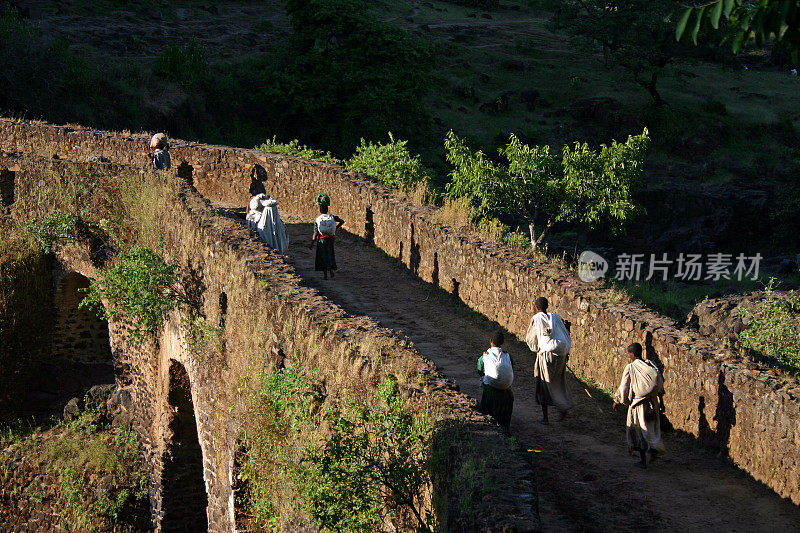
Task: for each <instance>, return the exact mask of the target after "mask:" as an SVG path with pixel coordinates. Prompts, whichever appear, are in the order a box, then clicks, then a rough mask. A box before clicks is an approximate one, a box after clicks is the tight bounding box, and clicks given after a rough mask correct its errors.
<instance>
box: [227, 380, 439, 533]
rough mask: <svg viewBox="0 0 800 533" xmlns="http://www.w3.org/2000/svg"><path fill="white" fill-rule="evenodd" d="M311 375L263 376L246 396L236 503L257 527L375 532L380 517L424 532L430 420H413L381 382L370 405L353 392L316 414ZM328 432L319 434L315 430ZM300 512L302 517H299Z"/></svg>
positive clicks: (392, 388) (389, 385)
mask: <svg viewBox="0 0 800 533" xmlns="http://www.w3.org/2000/svg"><path fill="white" fill-rule="evenodd" d="M322 400H323V398H322V396H321V395H320V393H319V392H318V391H317V378H316V373H315V372H311V373H304V372H303V371H302V370H300V369H299V368H296V367H290V368H285V369H277V370H275V371H274V372H272V373H271V374H269V375H266V376H265V377H263V379H262V380H261V381H260V384H259V386H258V387H257V388H256V389H255V390H254V391H253V392H251V393H250V394H249V396H248V397H247V413H248V415H247V419H246V420H243V428H242V435H241V436H242V441H243V444H244V448H245V451H244V455H243V457H242V458H241V461H240V462H241V469H240V473H239V474H238V479H239V480H240V481H242V482H244V483H245V484H246V486H247V490H246V491H245V494H246V495H247V497H246V501H240V502H239V504H240V506H241V507H243V508H244V509H245V513H246V514H247V515H248V516H249V517H250V520H251V521H252V522H253V523H252V524H250V526H253V527H255V528H259V529H265V528H269V527H276V526H278V525H280V524H281V523H287V522H293V523H296V521H297V520H310V521H312V522H313V523H315V524H316V525H317V526H318V527H321V528H324V529H326V530H332V531H375V530H377V529H378V528H379V526H380V525H381V524H382V523H384V522H385V521H386V520H387V519H389V518H391V519H393V520H394V521H395V523H404V524H406V525H408V526H409V528H408V529H414V530H423V531H430V530H431V528H432V526H431V524H432V522H433V518H432V517H431V516H429V514H428V513H426V512H425V511H423V506H424V502H423V497H422V494H423V490H424V488H425V486H426V484H427V483H428V482H429V480H430V475H429V473H428V470H427V467H428V465H427V464H426V462H425V460H424V457H425V452H426V451H427V448H428V445H429V441H430V436H431V432H432V425H431V423H430V418H429V417H428V416H427V415H425V414H423V415H422V416H417V417H412V415H411V412H410V411H409V410H408V409H407V407H406V406H405V404H404V402H403V400H402V398H401V397H400V396H399V392H398V389H397V384H396V383H395V382H394V381H390V380H387V381H385V382H384V383H382V384H381V385H380V387H379V392H378V394H377V398H376V400H377V401H376V402H374V404H372V403H370V402H369V400H368V399H366V398H363V397H359V398H353V399H351V401H350V403H349V404H347V405H346V406H345V407H344V408H343V409H332V410H331V411H329V412H328V413H327V415H324V416H323V414H322V413H321V411H322V409H320V406H321V403H322ZM323 427H330V433H329V434H328V435H327V436H326V437H323V438H320V436H321V432H320V429H321V428H323ZM301 517H304V518H301Z"/></svg>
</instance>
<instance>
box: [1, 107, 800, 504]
mask: <svg viewBox="0 0 800 533" xmlns="http://www.w3.org/2000/svg"><path fill="white" fill-rule="evenodd" d="M171 145H172V149H171V153H172V160H173V164H174V165H175V167H176V168H177V167H178V166H179V165H181V164H183V167H182V168H183V171H184V172H186V171H187V170H191V175H192V178H193V180H194V184H195V185H196V187H197V189H198V191H199V192H200V193H202V194H203V195H204V196H205V197H206V198H208V199H209V200H211V201H214V202H216V203H218V204H223V205H241V206H243V205H244V203H245V202H246V200H247V197H248V187H249V184H250V182H249V177H248V176H249V170H250V168H251V167H252V165H254V164H258V165H261V166H262V167H263V168H264V169H265V170H266V175H267V180H266V182H265V186H266V188H267V191H268V192H270V193H271V194H272V195H273V196H275V197H276V198H277V199H278V200H279V201H280V202H281V208H282V211H283V212H284V213H286V214H292V215H295V216H300V217H304V218H306V219H310V218H311V217H312V216H313V214H314V208H315V206H314V204H313V199H314V197H315V196H316V194H318V193H320V192H326V193H328V194H330V195H331V197H332V200H333V205H332V212H333V213H335V214H338V215H339V216H341V217H342V218H344V219H345V220H346V221H347V223H346V226H345V228H346V229H347V230H348V231H350V232H352V233H355V234H357V235H360V236H362V237H365V238H367V239H368V240H371V241H373V242H374V244H375V245H376V246H377V247H379V248H381V249H383V250H384V251H385V252H386V253H387V254H389V255H391V256H393V257H398V258H400V259H401V260H402V261H403V262H404V263H405V264H406V265H407V266H408V267H409V268H410V269H411V270H412V271H413V272H415V273H416V274H417V275H419V277H420V278H422V279H423V280H425V281H428V282H430V283H432V284H434V285H438V286H440V287H442V288H444V289H445V290H448V291H450V292H452V293H454V294H457V295H458V297H459V298H461V300H463V301H464V303H465V304H466V305H468V306H470V307H471V308H473V309H475V310H476V311H479V312H481V313H483V314H484V315H486V316H487V317H489V318H491V319H493V320H496V321H497V322H498V323H499V324H501V325H502V326H504V327H506V328H507V329H508V330H509V331H510V332H512V333H514V334H516V335H517V336H523V335H524V332H525V330H526V328H527V325H528V321H529V320H530V316H531V314H532V311H533V300H534V299H535V297H536V296H539V295H546V296H547V297H548V298H549V299H550V301H551V308H552V310H553V311H556V312H558V313H559V314H561V316H562V317H564V318H565V319H566V320H568V321H569V322H571V324H572V334H573V338H574V339H573V341H574V342H573V352H572V354H571V360H570V364H571V366H573V367H574V368H575V369H576V370H577V371H579V372H581V373H583V374H584V375H585V376H587V377H590V378H592V379H595V380H596V381H598V382H600V383H602V384H604V385H608V386H615V385H616V383H617V380H618V379H619V376H620V374H621V372H622V369H623V367H624V365H625V363H626V361H625V354H624V347H625V346H627V345H628V344H629V343H631V342H634V341H639V342H642V344H644V345H645V346H646V347H647V351H648V355H649V356H650V357H653V358H657V359H658V360H660V362H661V364H663V365H664V371H665V378H666V381H667V396H666V398H665V402H666V407H667V413H666V414H667V416H668V418H669V419H670V422H671V423H672V424H673V425H674V426H675V427H676V428H677V429H679V430H682V431H685V432H687V433H690V434H692V435H694V436H696V437H698V439H699V440H700V441H701V442H702V443H704V444H706V445H708V446H710V447H713V448H720V449H722V450H723V451H725V452H727V454H728V455H729V456H730V458H731V459H732V460H733V461H734V462H735V463H736V464H737V465H738V466H739V467H740V468H742V469H743V470H745V471H746V472H748V473H749V474H750V475H752V476H753V477H754V478H755V479H757V480H759V481H762V482H763V483H765V484H766V485H768V486H769V487H771V488H772V489H773V490H775V491H776V492H777V493H778V494H780V495H781V496H784V497H786V498H791V499H792V501H794V502H795V503H800V478H799V477H798V471H800V384H799V383H798V380H797V379H796V378H795V377H792V376H790V375H787V374H785V373H781V372H779V371H776V370H774V369H769V368H764V367H759V366H756V365H753V364H752V363H748V362H746V361H742V360H741V359H739V358H737V357H736V356H735V355H733V354H730V353H728V352H726V351H725V349H724V348H723V346H722V345H721V344H720V343H718V342H716V341H714V340H712V339H709V338H706V337H703V336H700V335H698V334H697V333H696V332H694V331H692V330H689V329H682V328H679V327H678V326H677V325H676V324H675V322H674V321H672V320H670V319H667V318H664V317H662V316H659V315H657V314H656V313H653V312H651V311H649V310H647V309H644V308H642V307H639V306H636V305H632V304H614V303H612V302H613V301H614V298H613V295H611V294H609V292H608V291H606V290H603V289H600V288H595V287H593V286H591V285H588V284H585V283H582V282H580V281H579V280H578V279H577V277H576V276H575V275H574V273H572V272H570V271H568V270H566V269H562V268H559V267H557V266H555V265H553V264H549V263H545V262H538V261H536V260H534V259H532V258H530V257H528V256H525V255H524V254H521V253H519V252H516V251H514V250H511V249H509V248H506V247H503V246H498V245H496V244H493V243H487V242H484V241H482V240H481V239H480V237H478V236H476V235H473V234H469V233H465V232H464V231H462V230H457V229H453V228H448V227H444V226H442V225H440V224H437V223H436V222H434V216H433V214H434V208H431V207H426V206H414V205H411V204H410V203H409V202H407V201H405V200H402V199H400V198H398V197H396V196H394V195H393V194H392V192H391V191H390V190H388V189H386V188H385V187H382V186H380V185H378V184H375V183H373V182H371V181H369V180H367V179H366V178H365V177H364V176H363V175H360V174H357V173H353V172H348V171H345V170H344V169H342V168H341V167H338V166H335V165H328V164H323V163H319V162H313V161H305V160H301V159H297V158H292V157H287V156H283V155H280V154H270V153H265V152H259V151H256V150H245V149H237V148H228V147H220V146H211V145H203V144H196V143H186V142H183V141H179V140H173V141H171ZM147 146H148V143H147V138H146V136H143V135H120V134H114V133H107V132H99V131H93V130H86V129H76V128H67V127H58V126H52V125H48V124H33V123H28V122H18V121H11V120H4V121H0V150H7V151H16V152H22V153H37V154H39V155H41V156H58V157H59V158H61V159H66V160H70V161H84V160H86V158H87V157H89V156H92V155H96V156H105V157H108V158H109V159H111V160H112V161H113V162H119V163H125V164H131V165H134V166H143V165H147V164H148V157H147ZM189 167H191V169H189Z"/></svg>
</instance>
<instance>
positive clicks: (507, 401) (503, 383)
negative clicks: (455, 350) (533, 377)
mask: <svg viewBox="0 0 800 533" xmlns="http://www.w3.org/2000/svg"><path fill="white" fill-rule="evenodd" d="M504 340H505V339H504V336H503V332H502V331H498V332H496V333H495V334H494V335H492V338H491V340H490V341H489V349H488V350H486V351H485V352H483V355H481V356H480V357H479V358H478V372H480V373H481V375H482V376H483V377H482V378H481V387H482V388H483V394H482V395H481V411H483V412H484V413H486V414H487V415H490V416H492V417H493V418H494V419H495V420H497V423H498V424H500V425H501V426H503V427H504V428H505V429H506V430H508V428H509V425H510V424H511V411H513V409H514V393H512V392H511V385H512V384H513V383H514V362H513V361H512V360H511V356H510V355H509V354H508V352H506V351H504V350H503V349H502V348H501V346H502V345H503V341H504Z"/></svg>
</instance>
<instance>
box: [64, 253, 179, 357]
mask: <svg viewBox="0 0 800 533" xmlns="http://www.w3.org/2000/svg"><path fill="white" fill-rule="evenodd" d="M106 302H107V305H106V306H104V303H106ZM188 303H189V302H188V298H187V296H186V293H185V291H184V289H183V283H182V279H181V276H180V274H179V272H178V268H177V266H176V265H174V264H168V263H167V262H165V261H164V259H163V258H162V257H161V256H160V255H157V254H156V253H155V252H153V251H152V250H150V249H149V248H145V247H142V246H138V245H137V246H133V247H132V248H131V249H130V250H128V251H127V252H125V253H123V254H121V255H120V257H119V260H118V261H117V262H115V263H114V264H112V265H111V266H110V267H108V268H105V269H101V270H99V272H98V275H97V278H95V279H92V280H90V286H89V289H88V292H87V295H86V297H85V298H84V299H83V301H82V302H81V304H80V306H81V307H91V308H94V309H97V310H98V311H99V312H100V314H101V315H102V316H103V318H105V319H106V320H110V319H116V318H122V319H123V320H124V321H125V322H126V323H127V324H128V325H129V326H130V328H131V331H130V335H131V341H133V342H141V341H142V340H143V339H144V338H145V336H147V335H152V334H155V333H156V332H157V331H158V329H159V328H160V327H161V324H162V323H163V322H164V320H165V319H166V317H167V315H168V314H169V313H170V312H171V311H173V310H174V309H177V308H178V307H180V306H181V305H184V304H188Z"/></svg>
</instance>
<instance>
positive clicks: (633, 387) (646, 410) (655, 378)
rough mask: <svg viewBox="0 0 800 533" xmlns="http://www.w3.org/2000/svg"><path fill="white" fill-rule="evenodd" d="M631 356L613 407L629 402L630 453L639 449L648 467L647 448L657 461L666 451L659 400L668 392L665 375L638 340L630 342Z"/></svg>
mask: <svg viewBox="0 0 800 533" xmlns="http://www.w3.org/2000/svg"><path fill="white" fill-rule="evenodd" d="M628 357H629V358H630V361H631V362H630V364H628V366H626V367H625V370H624V371H623V372H622V381H621V382H620V384H619V388H618V389H617V392H616V393H615V394H614V405H613V408H614V410H615V411H616V410H617V408H618V407H619V406H620V404H628V418H627V420H626V422H625V437H626V439H627V441H628V453H630V452H632V451H634V450H635V451H638V452H639V459H640V461H639V463H638V465H639V466H640V467H642V468H647V459H646V457H645V454H646V452H648V451H649V452H650V462H653V461H655V460H656V459H657V458H658V453H659V452H663V451H664V443H663V441H662V440H661V415H660V401H659V398H660V396H661V395H662V394H664V377H663V375H662V374H661V371H660V370H659V369H658V367H657V366H656V365H655V363H653V362H652V361H647V360H644V359H642V345H641V344H639V343H638V342H634V343H633V344H631V345H630V346H628Z"/></svg>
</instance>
